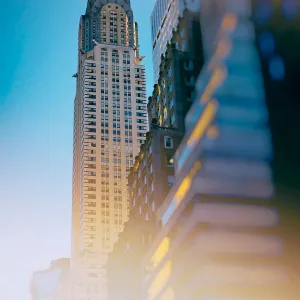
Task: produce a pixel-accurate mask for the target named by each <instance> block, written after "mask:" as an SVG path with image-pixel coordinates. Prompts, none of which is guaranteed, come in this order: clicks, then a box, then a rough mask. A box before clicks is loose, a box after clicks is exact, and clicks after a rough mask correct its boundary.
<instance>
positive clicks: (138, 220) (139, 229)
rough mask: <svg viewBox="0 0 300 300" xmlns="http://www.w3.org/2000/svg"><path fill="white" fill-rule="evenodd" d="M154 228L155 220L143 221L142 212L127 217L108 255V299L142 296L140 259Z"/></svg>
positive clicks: (155, 230) (150, 239)
mask: <svg viewBox="0 0 300 300" xmlns="http://www.w3.org/2000/svg"><path fill="white" fill-rule="evenodd" d="M157 231H158V229H157V227H156V224H155V222H153V221H145V220H144V219H143V218H142V216H136V215H132V216H130V217H129V220H128V221H127V222H126V223H125V226H124V231H123V232H122V233H121V234H120V235H119V239H118V242H117V243H116V245H115V247H114V250H113V252H112V253H111V254H110V255H109V257H108V262H107V279H108V299H112V300H124V299H126V300H127V299H130V300H140V299H141V283H142V270H141V260H142V257H143V256H144V255H145V254H146V252H147V251H148V249H149V247H150V245H151V243H152V241H153V239H154V236H155V233H156V232H157Z"/></svg>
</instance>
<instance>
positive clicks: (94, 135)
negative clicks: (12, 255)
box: [72, 0, 148, 300]
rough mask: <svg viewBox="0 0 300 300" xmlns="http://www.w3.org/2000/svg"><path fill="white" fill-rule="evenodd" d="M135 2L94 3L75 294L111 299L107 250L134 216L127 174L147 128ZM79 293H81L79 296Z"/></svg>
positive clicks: (83, 32)
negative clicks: (130, 210)
mask: <svg viewBox="0 0 300 300" xmlns="http://www.w3.org/2000/svg"><path fill="white" fill-rule="evenodd" d="M137 29H138V28H137V24H136V23H134V21H133V13H132V10H131V6H130V1H125V0H118V1H114V2H113V3H109V2H108V1H102V0H96V1H88V5H87V10H86V14H85V15H84V16H82V17H81V19H80V25H79V45H78V46H79V51H78V73H77V74H76V76H75V77H77V87H76V97H75V104H74V106H75V111H74V163H73V218H72V219H73V224H72V267H73V268H74V272H73V273H74V274H76V275H75V278H74V282H75V283H74V285H75V288H74V289H73V292H74V297H75V298H74V299H77V298H79V299H89V300H93V299H97V300H98V299H106V296H107V295H106V271H105V267H104V265H105V262H106V258H107V254H108V253H109V252H111V251H112V249H113V245H114V243H115V241H116V240H117V237H118V235H119V233H120V232H121V231H122V230H123V225H124V223H125V222H126V221H127V219H128V186H127V176H128V173H129V170H130V168H131V167H132V166H133V163H134V157H135V156H136V155H137V154H138V153H139V150H140V146H141V144H142V143H143V142H144V140H145V135H146V132H147V129H148V121H147V108H146V90H145V89H146V88H145V86H146V82H145V81H146V77H145V76H146V75H145V67H144V66H143V65H141V59H140V58H139V56H138V54H139V53H138V52H139V51H138V45H137V43H138V30H137ZM76 297H77V298H76Z"/></svg>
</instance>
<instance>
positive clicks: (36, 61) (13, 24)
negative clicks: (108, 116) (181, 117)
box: [0, 0, 155, 300]
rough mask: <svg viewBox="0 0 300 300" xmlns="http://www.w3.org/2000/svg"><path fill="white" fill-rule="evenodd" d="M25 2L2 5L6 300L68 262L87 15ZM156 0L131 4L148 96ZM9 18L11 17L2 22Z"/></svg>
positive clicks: (0, 219)
mask: <svg viewBox="0 0 300 300" xmlns="http://www.w3.org/2000/svg"><path fill="white" fill-rule="evenodd" d="M26 2H27V3H26V4H25V3H24V1H21V0H13V1H11V3H5V4H4V9H3V10H2V11H1V13H0V14H1V15H0V16H1V21H0V22H1V23H2V22H3V24H1V25H2V26H1V28H4V29H5V28H9V29H10V31H9V30H6V29H5V30H4V31H5V32H3V36H4V39H5V38H6V40H8V41H11V43H12V45H13V46H12V47H5V48H4V47H3V48H1V50H0V51H1V54H2V57H6V58H7V59H6V60H4V64H3V66H2V72H1V75H0V76H1V78H0V79H1V82H2V83H3V84H2V85H1V88H0V135H1V145H0V156H1V158H0V166H1V167H2V168H1V170H2V172H1V174H0V182H1V186H0V189H1V192H2V195H3V199H2V203H4V206H3V207H4V209H3V210H2V211H1V212H0V226H1V228H0V237H1V240H2V243H3V244H4V245H7V247H6V248H5V249H1V250H0V255H1V258H0V265H1V267H2V268H1V271H0V274H1V275H0V280H1V282H2V283H4V284H3V286H4V287H5V289H4V290H3V289H2V288H1V291H0V295H1V298H5V299H7V300H10V299H12V300H14V299H24V300H27V299H29V280H30V277H31V275H32V272H34V271H36V270H39V269H45V268H47V266H48V265H49V263H50V261H51V260H54V259H57V258H60V257H64V256H70V245H71V242H70V239H71V203H72V202H71V194H72V179H71V178H72V139H73V134H72V133H73V102H74V97H75V80H74V79H73V78H72V75H73V74H74V73H76V70H77V30H78V23H79V16H80V15H82V14H84V12H85V6H86V1H77V2H75V3H73V2H72V6H71V1H70V0H68V1H65V2H63V3H60V2H58V1H57V0H55V1H54V2H52V3H44V2H43V3H42V2H38V3H37V2H34V1H26ZM154 2H155V1H154V0H153V1H149V3H147V4H145V3H143V4H142V3H140V1H137V0H136V1H134V0H133V1H132V7H133V10H134V13H135V20H136V21H137V22H138V23H139V31H140V45H141V51H140V53H141V55H145V56H146V60H145V64H146V69H147V79H148V80H147V94H148V95H149V94H151V92H152V86H153V80H152V78H153V75H152V74H153V72H152V64H151V57H152V55H151V36H150V14H151V11H152V8H153V5H154ZM145 5H147V6H145ZM16 8H18V10H17V11H16ZM145 11H147V12H148V17H147V18H146V17H145V13H144V12H145ZM2 14H3V16H2ZM12 14H13V15H14V16H15V19H12V18H7V16H10V15H12ZM65 20H67V22H65ZM62 26H64V30H61V28H62ZM49 28H50V29H49ZM146 33H147V34H146ZM4 74H5V76H3V75H4ZM57 170H59V171H57ZM16 186H18V189H16V188H15V187H16ZM46 204H47V205H46ZM16 208H18V211H16ZM54 219H55V221H53V220H54ZM50 225H51V227H50ZM7 228H9V230H7ZM21 229H22V232H21ZM58 233H59V234H58ZM47 249H49V250H48V251H47ZM37 254H39V255H37ZM3 269H4V270H5V273H4V272H3ZM6 272H7V273H6ZM16 287H17V288H16ZM24 293H25V294H26V295H27V297H26V298H24V296H25V294H24Z"/></svg>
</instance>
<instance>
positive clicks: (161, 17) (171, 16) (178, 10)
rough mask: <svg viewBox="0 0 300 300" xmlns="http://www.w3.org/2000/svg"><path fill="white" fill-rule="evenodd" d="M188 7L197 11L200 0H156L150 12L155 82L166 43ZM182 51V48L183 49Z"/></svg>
mask: <svg viewBox="0 0 300 300" xmlns="http://www.w3.org/2000/svg"><path fill="white" fill-rule="evenodd" d="M185 9H188V10H190V11H194V12H197V11H199V9H200V0H156V3H155V6H154V9H153V11H152V14H151V32H152V58H153V70H154V81H155V83H156V82H157V81H158V78H159V67H160V63H161V56H162V55H164V54H165V52H166V50H167V44H168V42H169V41H170V40H171V38H172V36H173V30H174V29H176V27H177V25H178V21H179V17H180V16H181V15H182V13H183V11H184V10H185ZM183 51H184V50H183Z"/></svg>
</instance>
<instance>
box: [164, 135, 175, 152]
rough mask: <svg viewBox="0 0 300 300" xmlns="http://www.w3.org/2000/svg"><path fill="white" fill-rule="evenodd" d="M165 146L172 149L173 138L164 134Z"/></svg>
mask: <svg viewBox="0 0 300 300" xmlns="http://www.w3.org/2000/svg"><path fill="white" fill-rule="evenodd" d="M165 148H166V149H173V139H172V138H171V137H169V136H165Z"/></svg>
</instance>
